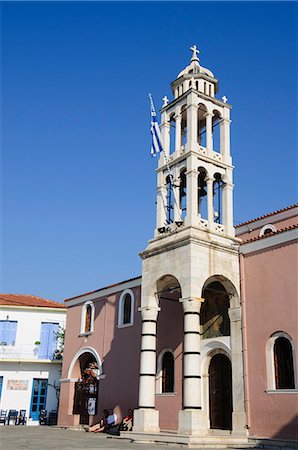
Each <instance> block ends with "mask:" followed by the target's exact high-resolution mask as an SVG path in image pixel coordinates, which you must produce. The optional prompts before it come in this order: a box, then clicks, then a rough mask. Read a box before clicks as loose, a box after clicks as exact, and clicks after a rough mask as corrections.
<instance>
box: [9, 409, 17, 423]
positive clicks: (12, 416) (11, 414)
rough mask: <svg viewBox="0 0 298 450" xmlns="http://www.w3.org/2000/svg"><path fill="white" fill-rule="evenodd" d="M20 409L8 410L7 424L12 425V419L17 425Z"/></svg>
mask: <svg viewBox="0 0 298 450" xmlns="http://www.w3.org/2000/svg"><path fill="white" fill-rule="evenodd" d="M18 414H19V413H18V411H17V410H16V409H10V410H9V411H8V416H7V425H10V421H11V420H12V421H13V422H14V424H15V425H16V422H17V419H18Z"/></svg>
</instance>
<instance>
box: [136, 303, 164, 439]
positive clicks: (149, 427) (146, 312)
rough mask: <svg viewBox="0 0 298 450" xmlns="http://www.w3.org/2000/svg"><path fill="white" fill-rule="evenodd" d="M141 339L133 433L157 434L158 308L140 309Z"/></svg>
mask: <svg viewBox="0 0 298 450" xmlns="http://www.w3.org/2000/svg"><path fill="white" fill-rule="evenodd" d="M139 310H140V311H141V314H142V339H141V362H140V382H139V409H137V410H135V411H134V426H133V431H135V432H140V431H141V432H151V433H156V432H159V412H158V411H157V410H156V409H155V377H156V322H157V315H158V311H159V308H157V307H141V308H140V309H139Z"/></svg>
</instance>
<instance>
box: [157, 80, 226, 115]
mask: <svg viewBox="0 0 298 450" xmlns="http://www.w3.org/2000/svg"><path fill="white" fill-rule="evenodd" d="M191 92H193V93H195V94H196V95H197V96H198V97H200V98H203V99H204V100H207V101H208V102H211V103H214V104H215V105H217V106H221V107H222V108H228V109H232V105H230V104H229V103H224V102H223V101H222V100H219V99H218V98H215V97H209V95H206V94H204V93H203V92H199V91H197V90H196V89H194V88H192V87H191V88H189V89H188V90H187V91H186V92H184V94H182V95H180V97H178V98H175V99H173V100H172V101H171V102H170V103H168V104H167V106H165V107H163V108H161V109H160V113H161V114H162V113H163V112H166V111H167V110H168V109H171V108H172V107H173V106H175V105H177V103H180V102H182V100H185V99H186V97H187V96H188V95H189V94H190V93H191Z"/></svg>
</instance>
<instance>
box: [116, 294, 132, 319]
mask: <svg viewBox="0 0 298 450" xmlns="http://www.w3.org/2000/svg"><path fill="white" fill-rule="evenodd" d="M133 321H134V295H133V292H132V291H131V290H130V289H126V290H125V291H123V292H122V294H121V296H120V298H119V310H118V327H126V326H130V325H133Z"/></svg>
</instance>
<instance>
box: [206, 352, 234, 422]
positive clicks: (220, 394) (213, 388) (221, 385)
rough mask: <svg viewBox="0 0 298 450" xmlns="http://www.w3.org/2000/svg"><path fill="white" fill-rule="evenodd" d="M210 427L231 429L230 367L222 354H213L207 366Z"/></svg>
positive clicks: (229, 363) (228, 361)
mask: <svg viewBox="0 0 298 450" xmlns="http://www.w3.org/2000/svg"><path fill="white" fill-rule="evenodd" d="M209 414H210V428H212V429H220V430H231V429H232V368H231V362H230V360H229V358H227V357H226V356H225V355H223V354H218V355H215V356H213V358H212V359H211V362H210V366H209Z"/></svg>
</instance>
